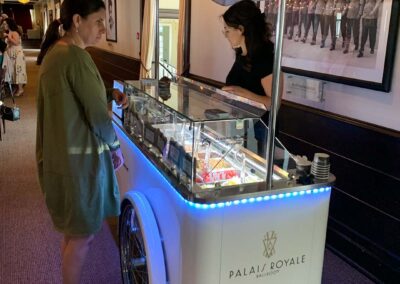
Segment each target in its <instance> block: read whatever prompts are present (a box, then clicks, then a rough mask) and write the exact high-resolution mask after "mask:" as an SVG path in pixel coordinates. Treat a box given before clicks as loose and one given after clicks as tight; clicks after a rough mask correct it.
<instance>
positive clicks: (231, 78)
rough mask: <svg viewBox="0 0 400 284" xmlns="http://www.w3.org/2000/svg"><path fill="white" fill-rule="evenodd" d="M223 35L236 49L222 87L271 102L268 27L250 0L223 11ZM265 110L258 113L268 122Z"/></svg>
mask: <svg viewBox="0 0 400 284" xmlns="http://www.w3.org/2000/svg"><path fill="white" fill-rule="evenodd" d="M222 17H223V19H224V31H223V32H224V35H225V37H226V38H227V39H228V41H229V43H230V44H231V46H232V48H233V49H234V50H235V52H236V59H235V63H234V64H233V66H232V68H231V70H230V71H229V74H228V76H227V78H226V86H225V87H223V88H222V89H223V90H225V91H227V92H230V93H233V94H235V95H239V96H242V97H246V98H248V99H251V100H254V101H257V102H260V103H263V104H264V105H265V106H266V107H267V109H269V107H270V106H271V90H272V67H273V61H274V44H273V43H272V42H271V40H270V37H271V30H270V27H269V26H268V25H267V24H266V22H265V17H264V14H263V13H261V11H260V9H259V8H258V7H257V6H256V4H255V3H254V2H253V1H251V0H243V1H240V2H237V3H236V4H234V5H232V6H231V7H230V8H229V9H228V10H227V11H226V12H225V13H224V14H223V16H222ZM268 118H269V111H267V112H266V113H265V114H264V115H263V116H262V121H263V122H264V123H265V124H266V125H268ZM254 132H255V138H256V140H257V142H258V143H257V144H258V153H259V154H260V155H263V154H264V152H265V145H266V135H267V133H266V132H265V127H264V126H263V125H262V123H261V122H258V123H256V125H255V126H254Z"/></svg>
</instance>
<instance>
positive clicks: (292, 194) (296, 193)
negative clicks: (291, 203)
mask: <svg viewBox="0 0 400 284" xmlns="http://www.w3.org/2000/svg"><path fill="white" fill-rule="evenodd" d="M330 190H331V187H321V188H315V189H309V190H301V191H294V192H287V193H280V194H272V195H265V196H260V197H251V198H245V199H238V200H233V201H226V202H220V203H211V204H202V203H195V202H191V201H188V200H186V199H184V198H183V197H182V196H181V195H180V194H178V195H179V196H180V197H181V199H182V200H183V201H185V203H186V204H188V205H189V206H192V207H194V208H197V209H215V208H224V207H229V206H236V205H241V204H246V203H256V202H263V201H270V200H277V199H285V198H290V197H296V196H303V195H310V194H318V193H323V192H328V191H330Z"/></svg>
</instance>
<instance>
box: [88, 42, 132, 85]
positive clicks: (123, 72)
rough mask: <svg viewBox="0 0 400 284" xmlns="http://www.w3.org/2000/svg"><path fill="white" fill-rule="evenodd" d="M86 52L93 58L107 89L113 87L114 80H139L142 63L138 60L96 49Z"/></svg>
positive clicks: (91, 48)
mask: <svg viewBox="0 0 400 284" xmlns="http://www.w3.org/2000/svg"><path fill="white" fill-rule="evenodd" d="M86 50H87V51H88V52H89V53H90V55H91V56H92V58H93V61H94V62H95V64H96V66H97V68H98V69H99V71H100V74H101V76H102V78H103V80H104V84H105V85H106V87H107V88H109V87H112V84H113V81H114V80H121V81H123V80H138V79H139V76H140V61H139V60H138V59H136V58H132V57H127V56H124V55H120V54H115V53H112V52H109V51H106V50H103V49H98V48H95V47H90V48H87V49H86Z"/></svg>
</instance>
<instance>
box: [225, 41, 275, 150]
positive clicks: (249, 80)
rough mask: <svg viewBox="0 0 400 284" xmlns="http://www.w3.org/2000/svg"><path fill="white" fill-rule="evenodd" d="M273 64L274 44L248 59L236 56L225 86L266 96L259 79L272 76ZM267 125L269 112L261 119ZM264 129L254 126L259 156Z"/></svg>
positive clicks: (267, 45)
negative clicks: (237, 87) (232, 86)
mask: <svg viewBox="0 0 400 284" xmlns="http://www.w3.org/2000/svg"><path fill="white" fill-rule="evenodd" d="M273 63H274V44H273V43H272V42H265V43H264V44H263V45H261V46H260V47H259V48H257V49H256V50H255V52H254V54H252V55H250V58H248V57H245V56H242V55H240V54H236V60H235V62H234V63H233V66H232V68H231V70H230V71H229V73H228V76H227V77H226V85H228V86H230V85H234V86H239V87H242V88H245V89H247V90H249V91H251V92H253V93H255V94H257V95H259V96H266V94H265V92H264V88H263V86H262V84H261V79H262V78H264V77H266V76H268V75H270V74H272V70H273ZM261 120H262V121H263V123H265V125H268V120H269V111H267V112H265V113H264V115H263V116H262V117H261ZM265 129H266V128H265V127H264V126H263V125H262V123H261V122H260V121H259V122H257V123H256V124H255V125H254V134H255V139H256V140H257V148H258V154H259V155H265V146H266V136H267V133H266V132H265Z"/></svg>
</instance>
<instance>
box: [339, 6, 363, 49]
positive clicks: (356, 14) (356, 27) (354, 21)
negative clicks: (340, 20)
mask: <svg viewBox="0 0 400 284" xmlns="http://www.w3.org/2000/svg"><path fill="white" fill-rule="evenodd" d="M364 3H365V0H350V3H349V5H348V8H347V20H346V41H345V47H344V50H343V53H348V52H349V47H350V41H351V36H352V35H353V39H354V50H358V45H359V42H360V41H359V38H360V18H361V15H362V13H363V10H364Z"/></svg>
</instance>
